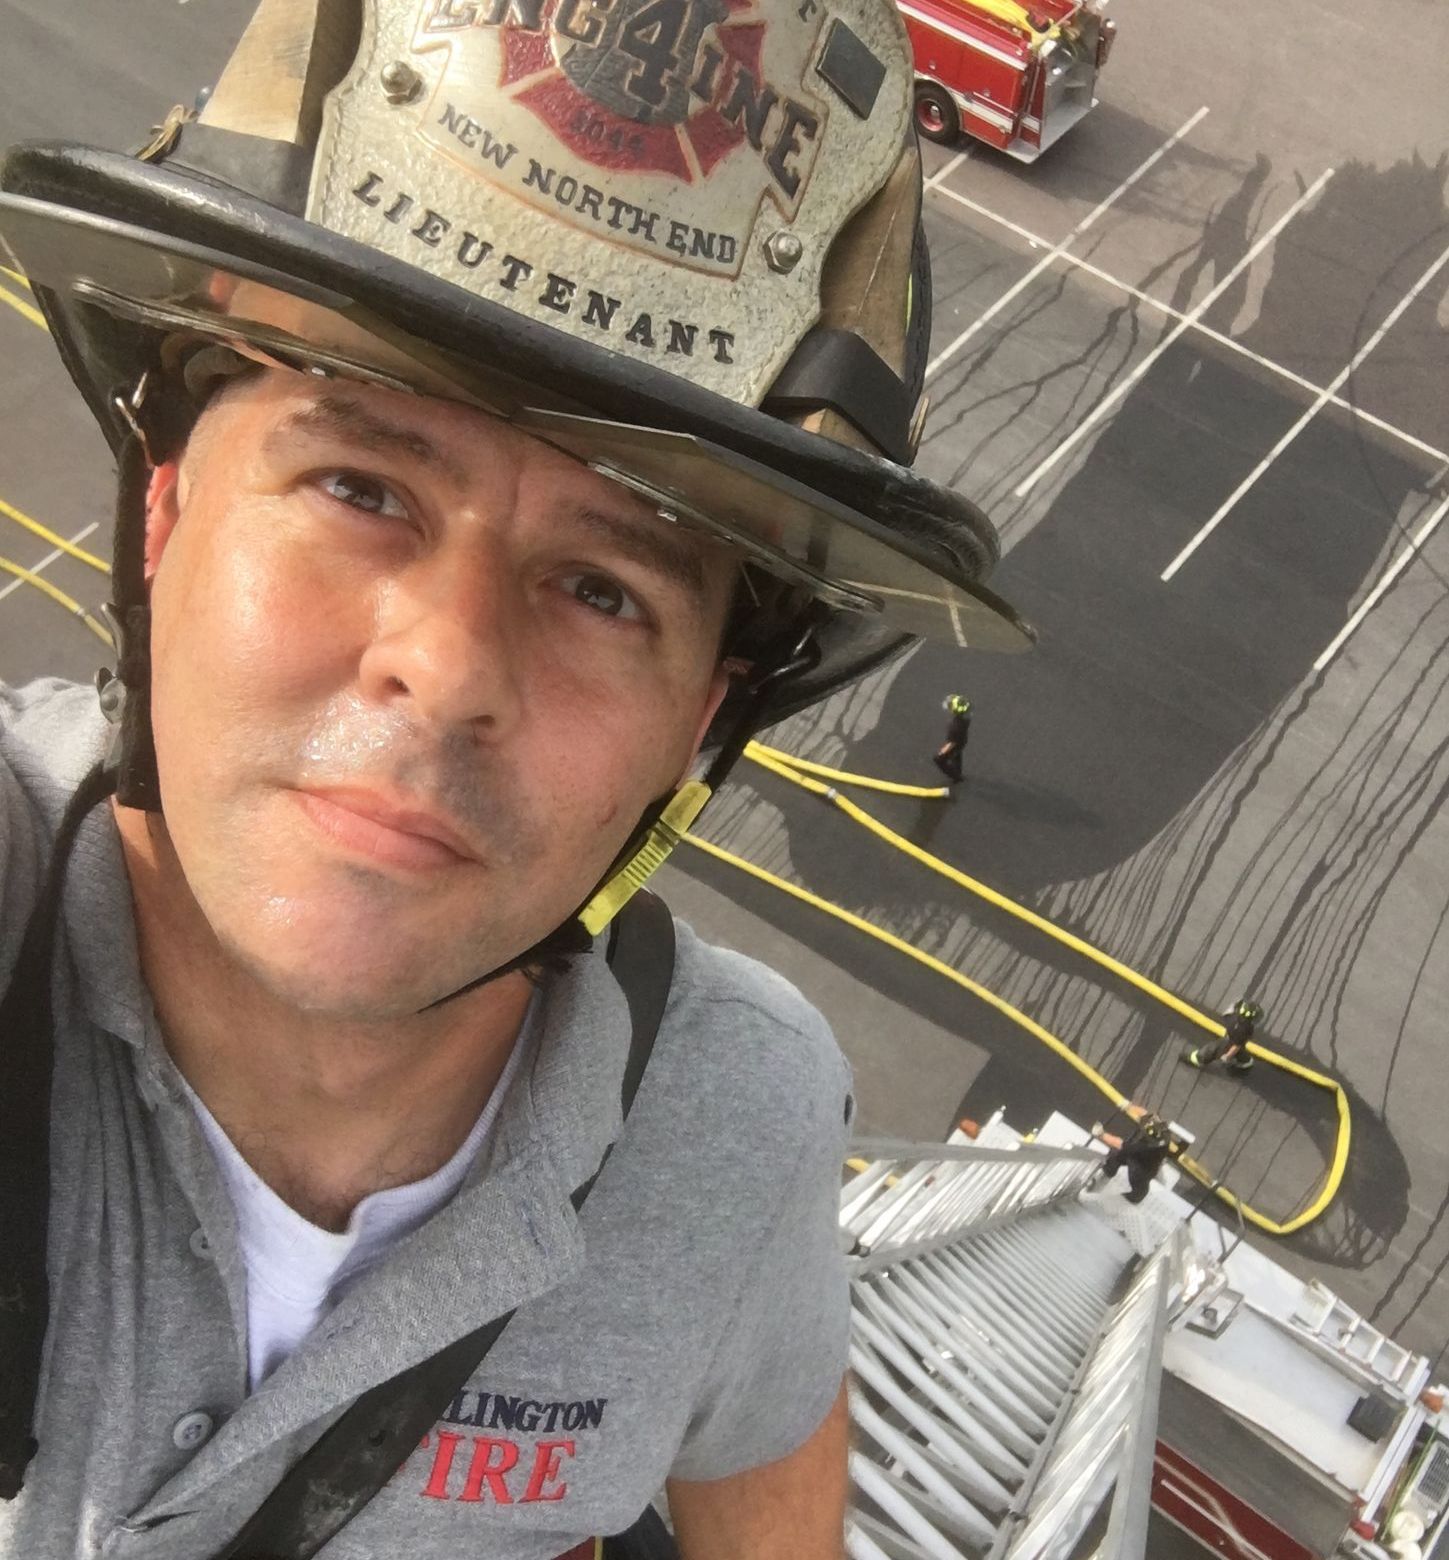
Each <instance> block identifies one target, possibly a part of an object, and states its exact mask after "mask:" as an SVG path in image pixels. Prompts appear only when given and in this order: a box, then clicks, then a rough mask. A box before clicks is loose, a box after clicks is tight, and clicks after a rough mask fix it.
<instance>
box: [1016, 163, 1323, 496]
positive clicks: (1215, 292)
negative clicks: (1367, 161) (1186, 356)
mask: <svg viewBox="0 0 1449 1560" xmlns="http://www.w3.org/2000/svg"><path fill="white" fill-rule="evenodd" d="M1332 177H1333V169H1332V168H1329V169H1327V170H1326V171H1325V172H1324V173H1322V174H1320V175H1319V176H1318V178H1316V179H1315V180H1314V181H1313V183H1312V184H1310V185H1309V187H1308V188H1307V189H1306V190H1305V191H1304V192H1303V194H1302V195H1300V196H1299V197H1298V199H1297V200H1295V201H1294V202H1293V204H1292V205H1291V206H1289V208H1288V209H1287V211H1285V212H1284V213H1283V214H1282V216H1280V217H1279V218H1278V220H1277V221H1276V222H1274V224H1273V225H1272V227H1270V228H1269V229H1268V231H1267V232H1266V233H1264V234H1263V235H1262V236H1261V237H1260V238H1259V239H1258V241H1257V242H1256V243H1255V244H1254V245H1253V246H1252V248H1251V249H1249V250H1248V252H1247V254H1245V255H1244V256H1243V257H1242V259H1241V260H1239V261H1238V262H1237V264H1236V265H1234V266H1233V267H1232V269H1231V270H1230V271H1229V272H1228V273H1227V275H1226V276H1224V277H1223V278H1222V280H1221V281H1219V282H1218V283H1217V285H1216V286H1215V287H1213V289H1212V290H1211V291H1210V292H1209V293H1208V294H1207V296H1206V297H1205V298H1204V299H1203V300H1202V302H1201V303H1199V304H1198V305H1197V306H1196V308H1194V309H1193V311H1192V312H1191V313H1190V314H1188V315H1187V316H1186V317H1185V318H1183V319H1181V320H1179V321H1178V323H1177V324H1176V325H1174V326H1173V327H1172V329H1171V330H1170V331H1168V333H1167V334H1166V335H1165V336H1164V337H1163V338H1162V340H1161V341H1159V342H1158V343H1157V345H1156V346H1155V347H1153V349H1152V350H1151V351H1150V352H1149V353H1148V354H1147V355H1146V356H1145V357H1144V358H1143V359H1142V361H1141V362H1140V363H1138V364H1137V365H1136V366H1135V367H1134V368H1133V370H1132V372H1131V373H1130V374H1128V375H1127V376H1126V377H1125V378H1124V379H1122V380H1120V381H1119V382H1118V383H1117V384H1116V385H1114V386H1113V387H1112V389H1111V390H1110V391H1109V392H1108V393H1107V394H1106V395H1105V396H1103V398H1102V399H1101V400H1100V401H1098V402H1097V404H1096V405H1095V406H1094V407H1093V408H1092V410H1091V411H1090V412H1089V413H1088V414H1087V415H1086V416H1085V417H1084V418H1083V419H1082V420H1081V422H1079V423H1078V424H1077V426H1076V427H1075V428H1073V429H1072V431H1071V432H1070V433H1069V434H1068V435H1067V436H1066V438H1065V439H1063V440H1062V442H1061V443H1060V444H1059V445H1057V447H1056V448H1055V449H1054V450H1053V451H1052V452H1051V454H1050V455H1048V456H1047V457H1046V459H1045V460H1043V461H1042V462H1041V463H1040V464H1039V465H1038V466H1037V467H1036V469H1035V470H1034V471H1031V472H1029V473H1028V474H1027V476H1026V477H1024V478H1023V479H1022V480H1021V481H1020V482H1018V483H1017V485H1016V487H1015V488H1013V489H1012V492H1013V493H1014V494H1015V496H1016V497H1017V498H1024V497H1025V496H1026V495H1027V494H1028V493H1029V492H1031V490H1032V488H1034V487H1035V486H1036V484H1037V483H1038V482H1040V481H1041V479H1042V478H1043V477H1044V476H1045V475H1046V474H1047V472H1049V471H1050V470H1051V469H1052V467H1053V466H1055V465H1056V464H1057V462H1058V461H1060V460H1061V459H1062V458H1063V457H1064V456H1066V455H1067V454H1068V453H1070V451H1072V450H1074V449H1075V448H1076V447H1077V445H1078V444H1080V443H1081V442H1082V440H1083V439H1085V438H1086V436H1087V435H1088V434H1089V433H1090V432H1091V431H1092V429H1093V428H1095V427H1096V426H1097V424H1098V423H1099V422H1101V420H1102V419H1103V418H1104V417H1105V416H1106V415H1107V413H1108V412H1110V411H1111V410H1112V408H1113V407H1114V406H1116V404H1117V403H1118V402H1119V401H1120V400H1121V399H1122V397H1123V396H1125V395H1126V394H1127V392H1128V391H1129V390H1130V389H1131V388H1132V386H1133V385H1135V384H1136V383H1137V381H1138V380H1139V379H1141V378H1142V376H1143V375H1144V374H1145V373H1147V371H1148V370H1149V369H1150V368H1151V367H1152V365H1153V364H1154V363H1155V362H1156V361H1157V360H1158V358H1160V357H1161V356H1162V354H1163V353H1164V352H1166V351H1167V349H1168V348H1169V347H1170V346H1172V344H1173V343H1174V342H1175V341H1176V340H1177V339H1178V338H1179V337H1180V336H1181V335H1182V334H1183V333H1184V332H1185V331H1187V330H1189V329H1191V327H1192V326H1193V325H1195V324H1196V323H1197V322H1198V320H1200V319H1201V318H1202V316H1203V315H1204V314H1206V313H1207V311H1208V310H1209V309H1210V308H1211V307H1212V306H1213V304H1215V303H1216V302H1217V301H1218V299H1219V298H1221V297H1222V295H1223V294H1224V293H1225V292H1226V291H1227V290H1228V288H1229V287H1231V286H1232V285H1233V283H1234V282H1235V281H1237V279H1238V277H1239V276H1240V275H1241V274H1242V273H1243V272H1244V271H1245V270H1247V268H1248V267H1249V266H1250V265H1251V264H1252V263H1253V261H1255V260H1256V259H1257V258H1258V256H1259V255H1260V254H1262V252H1263V251H1264V250H1265V249H1266V248H1267V247H1268V245H1269V244H1271V243H1272V242H1273V240H1274V239H1275V238H1277V236H1278V235H1279V234H1280V233H1281V232H1282V231H1283V229H1284V228H1285V227H1287V226H1288V224H1289V223H1290V222H1291V221H1292V220H1293V218H1294V217H1296V216H1297V215H1298V213H1299V212H1300V211H1302V210H1303V208H1304V207H1305V206H1307V205H1309V204H1310V203H1311V202H1312V201H1314V200H1316V199H1317V198H1318V194H1319V192H1320V191H1321V190H1322V189H1323V186H1324V185H1325V184H1327V183H1328V181H1329V180H1330V179H1331V178H1332Z"/></svg>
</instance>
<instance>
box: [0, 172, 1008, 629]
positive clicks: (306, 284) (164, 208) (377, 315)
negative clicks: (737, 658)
mask: <svg viewBox="0 0 1449 1560" xmlns="http://www.w3.org/2000/svg"><path fill="white" fill-rule="evenodd" d="M0 240H3V241H4V243H5V245H6V247H7V248H8V249H9V251H10V253H11V255H12V256H13V258H14V260H15V262H16V263H17V265H18V266H19V267H20V269H22V270H23V271H24V272H25V273H26V274H27V275H28V276H29V277H30V278H31V280H32V281H33V282H34V283H35V285H36V287H37V289H38V292H39V295H40V296H41V298H42V299H43V301H44V303H45V304H46V307H47V313H48V315H49V317H50V320H51V324H52V327H53V329H54V330H55V333H56V336H57V339H58V344H59V345H60V348H61V353H62V356H63V358H64V360H65V362H66V366H67V368H68V369H69V370H70V372H71V374H72V377H74V378H75V379H76V381H77V383H78V385H79V386H80V388H81V389H82V391H83V393H84V394H85V395H86V397H87V400H88V401H89V402H90V404H91V406H92V409H93V410H94V411H95V412H96V414H97V416H98V417H99V418H100V419H101V421H102V424H103V426H104V427H106V429H107V431H108V434H109V435H110V436H111V437H112V439H113V441H119V439H120V438H121V437H123V436H124V433H125V431H126V423H125V413H124V410H123V409H122V408H121V407H120V406H118V405H117V397H118V395H123V394H124V393H126V392H128V391H129V390H130V389H131V388H132V387H133V386H134V384H135V382H136V380H137V379H138V378H139V377H140V374H141V373H142V372H143V371H144V370H145V369H146V368H147V367H155V366H159V365H160V363H161V360H162V350H163V347H164V346H165V344H166V343H167V342H169V341H170V342H174V340H175V339H176V338H177V337H178V335H182V334H186V333H188V332H189V333H194V334H196V335H198V336H207V335H211V336H213V337H216V338H220V339H229V338H230V339H235V340H238V341H241V342H244V343H249V344H251V345H252V346H253V347H254V348H256V349H259V350H260V351H262V352H263V353H264V354H270V355H271V356H272V357H273V358H275V359H276V360H277V361H279V362H282V363H285V364H287V365H288V366H306V367H309V368H311V369H313V370H314V371H320V372H326V373H332V374H337V375H339V376H343V377H347V376H353V377H358V378H364V379H371V380H373V381H375V382H379V383H383V384H390V385H394V386H395V387H398V388H406V389H410V390H415V391H420V392H422V393H424V394H431V395H439V396H444V397H451V398H456V399H460V400H464V401H467V402H469V403H471V404H474V405H477V406H480V407H482V408H483V409H484V410H487V411H489V412H491V413H493V414H495V415H498V416H501V417H506V418H508V419H509V420H510V421H511V422H513V423H516V424H517V425H518V426H520V427H521V428H523V429H524V430H525V431H528V432H530V433H532V434H534V435H536V436H538V437H540V438H542V439H545V440H546V441H547V442H549V443H551V444H553V445H555V446H557V447H558V448H560V449H563V450H565V451H567V452H568V453H570V454H572V455H574V456H576V457H577V458H579V459H580V460H583V461H585V462H586V463H588V464H591V465H593V466H595V468H596V469H599V470H601V471H603V472H604V473H605V474H606V475H609V476H611V477H613V478H615V479H616V480H619V481H622V482H624V483H626V484H627V485H629V486H631V487H633V488H634V489H635V490H636V491H639V492H641V493H644V494H645V495H646V496H647V497H649V499H650V500H651V501H652V502H654V503H655V504H656V506H657V507H658V508H660V509H661V510H662V511H664V512H666V513H669V514H671V516H672V517H673V518H675V519H676V520H678V521H679V522H680V523H682V524H685V525H694V526H699V527H701V528H703V529H705V530H708V531H710V532H711V533H712V534H714V535H716V536H719V537H723V538H727V539H729V540H730V541H732V542H733V543H734V544H735V545H737V547H738V548H739V550H740V551H741V553H742V555H743V556H745V557H747V558H750V559H751V560H752V561H754V562H755V563H757V564H759V565H760V566H762V567H765V568H767V569H770V570H771V571H772V572H775V573H777V574H780V575H782V576H783V577H785V578H787V579H790V580H791V582H792V583H795V584H797V585H803V586H804V587H805V588H807V589H809V590H810V591H811V593H812V594H815V595H818V596H820V597H821V598H822V599H823V600H825V601H826V602H827V603H828V604H829V605H830V606H831V607H833V608H835V609H837V610H838V611H840V612H842V613H845V614H848V615H849V616H850V617H852V618H859V619H860V620H861V627H862V628H863V629H864V628H866V627H869V628H871V629H872V630H874V632H872V633H871V634H869V635H868V636H867V637H869V638H871V639H873V640H874V641H875V642H876V644H877V645H879V644H880V643H881V640H882V638H884V637H889V638H895V637H897V636H900V635H912V636H921V637H928V638H932V639H937V640H944V641H946V642H948V643H954V644H956V645H959V646H970V647H972V648H981V649H994V650H1019V649H1024V648H1026V647H1027V646H1028V645H1029V644H1030V643H1031V639H1032V635H1031V631H1030V629H1029V628H1027V626H1026V625H1025V624H1024V623H1023V622H1022V621H1021V619H1020V618H1019V617H1018V616H1017V615H1016V613H1015V612H1014V611H1012V609H1011V608H1010V607H1009V606H1007V605H1006V604H1005V603H1004V602H1002V601H1001V600H1000V598H999V597H997V596H995V595H994V594H993V593H992V592H991V591H989V590H987V589H986V588H985V587H984V586H983V585H982V584H981V583H980V579H981V576H982V575H984V574H985V573H986V572H987V571H988V570H989V569H990V567H991V565H992V564H993V563H994V562H995V558H996V543H995V533H994V530H993V528H992V527H991V525H990V522H989V521H988V520H987V519H986V517H985V516H984V515H983V514H982V513H981V512H980V511H979V510H978V509H977V508H976V507H975V506H974V505H973V504H971V503H970V502H969V501H968V500H966V499H964V498H963V497H962V496H961V495H959V494H956V493H954V492H951V491H950V490H948V489H945V488H941V487H939V486H937V485H936V484H933V483H931V482H929V481H927V480H926V479H925V478H923V477H921V476H918V475H917V474H916V473H914V472H912V471H910V470H909V469H907V468H905V467H902V466H899V465H897V464H895V463H894V462H891V461H888V460H884V459H881V458H879V457H876V456H872V455H870V454H867V453H865V452H863V451H860V450H856V449H852V448H849V447H847V446H845V445H842V444H838V443H836V442H834V441H832V440H829V439H827V438H824V437H822V436H820V435H818V434H812V433H808V432H805V431H804V430H802V429H800V428H797V427H795V426H793V425H791V424H789V423H786V422H784V421H781V420H780V419H778V418H775V417H772V416H770V415H767V414H766V413H764V412H761V411H758V410H756V409H755V408H752V407H748V406H742V405H740V404H738V403H736V402H733V401H730V400H728V399H726V398H724V397H722V396H719V395H717V394H715V393H713V392H711V391H709V390H705V389H703V388H701V387H699V386H695V385H690V384H688V383H685V382H683V381H681V380H680V379H679V378H678V377H677V376H675V375H672V374H666V373H663V372H662V371H660V370H658V369H655V368H652V367H651V366H650V365H648V364H644V363H639V362H636V361H634V360H631V359H628V358H625V357H623V356H621V355H619V354H615V353H611V352H608V351H607V350H605V349H602V348H599V347H596V346H593V345H592V344H590V343H588V342H586V341H579V340H576V339H574V338H571V337H569V336H566V335H564V334H563V333H561V332H558V331H554V330H550V329H549V328H548V327H547V326H543V325H539V324H537V323H535V322H533V321H530V320H528V319H526V318H523V317H521V316H519V315H518V314H516V313H513V312H511V311H509V310H507V309H505V308H503V307H501V306H499V305H496V304H491V303H490V302H489V301H488V300H486V299H480V298H477V297H475V296H473V295H471V294H468V293H465V292H463V291H462V290H461V289H460V288H458V287H456V286H454V285H453V284H452V283H449V282H446V281H443V280H440V279H438V278H436V277H432V276H430V275H428V274H427V273H426V272H423V271H421V270H419V269H418V268H417V267H414V266H411V265H407V264H405V263H403V262H401V261H398V260H394V259H391V258H390V257H388V256H385V255H382V254H380V253H378V252H377V251H375V250H373V249H371V248H368V247H366V246H364V245H361V244H358V243H356V242H354V241H352V240H350V239H346V238H343V237H340V236H338V235H335V234H332V233H330V232H327V231H326V230H324V229H322V228H320V227H318V226H316V225H315V224H312V223H308V222H305V221H303V220H302V219H300V218H297V217H293V216H291V215H289V214H288V213H286V212H283V211H280V210H278V209H277V208H276V207H274V206H271V205H268V204H266V203H264V202H261V201H257V200H254V199H252V198H251V197H248V196H246V195H243V194H241V193H239V192H237V191H235V190H232V189H229V188H226V187H224V186H221V185H217V184H213V183H211V182H209V181H205V180H202V179H200V178H194V177H188V176H186V175H183V174H179V173H176V172H173V171H171V170H170V169H168V168H161V167H153V166H150V165H148V164H145V163H142V162H138V161H136V160H135V159H132V158H126V157H121V156H118V155H116V154H113V153H108V152H103V151H98V150H95V149H93V148H87V147H79V146H73V145H64V144H52V145H45V144H37V145H30V146H26V147H22V148H18V149H16V150H15V151H13V152H12V153H11V154H10V155H9V156H8V158H7V159H6V161H5V163H4V166H3V170H0ZM882 631H884V632H883V633H882Z"/></svg>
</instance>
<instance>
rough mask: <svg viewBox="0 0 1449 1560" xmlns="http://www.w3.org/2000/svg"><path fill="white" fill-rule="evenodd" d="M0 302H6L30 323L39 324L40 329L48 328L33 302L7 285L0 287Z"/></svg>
mask: <svg viewBox="0 0 1449 1560" xmlns="http://www.w3.org/2000/svg"><path fill="white" fill-rule="evenodd" d="M0 303H8V304H9V305H10V307H11V308H12V309H14V310H15V312H16V313H17V314H23V315H24V316H25V318H26V319H28V320H29V321H30V323H31V324H32V325H39V326H40V328H41V330H49V329H50V327H49V326H48V325H47V324H46V323H45V316H44V315H43V314H42V313H41V312H40V310H39V309H37V308H36V307H35V305H34V304H33V303H30V302H28V301H27V300H26V299H24V298H22V297H21V296H20V294H19V293H13V292H11V291H10V289H9V288H8V287H0Z"/></svg>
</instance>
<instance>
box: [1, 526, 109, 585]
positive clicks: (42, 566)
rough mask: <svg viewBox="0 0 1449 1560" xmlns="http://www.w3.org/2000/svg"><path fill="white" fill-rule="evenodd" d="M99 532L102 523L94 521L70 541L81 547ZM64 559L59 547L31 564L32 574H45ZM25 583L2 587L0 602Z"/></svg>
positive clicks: (18, 582) (19, 580) (20, 582)
mask: <svg viewBox="0 0 1449 1560" xmlns="http://www.w3.org/2000/svg"><path fill="white" fill-rule="evenodd" d="M98 530H100V522H99V521H95V520H93V521H92V522H91V523H90V524H89V525H88V526H87V527H86V528H85V530H83V531H77V532H76V533H75V535H74V536H73V537H71V539H70V542H71V546H73V547H79V546H80V544H81V543H82V542H83V541H85V539H86V537H88V536H89V535H90V534H91V533H92V532H93V531H98ZM64 557H65V554H64V553H63V552H62V551H61V550H60V548H59V547H57V548H55V549H54V550H52V551H51V552H48V553H46V555H45V556H44V557H43V558H42V559H41V560H40V562H39V563H32V564H30V565H29V569H30V572H31V573H32V574H44V573H45V571H46V570H47V569H48V568H49V567H50V566H51V564H53V563H54V562H55V560H56V559H57V558H64ZM24 583H25V581H24V580H21V579H14V580H11V581H10V583H9V584H8V585H4V586H0V601H4V599H5V598H6V597H7V596H8V595H9V594H10V592H11V591H13V590H19V589H20V587H21V586H22V585H23V584H24Z"/></svg>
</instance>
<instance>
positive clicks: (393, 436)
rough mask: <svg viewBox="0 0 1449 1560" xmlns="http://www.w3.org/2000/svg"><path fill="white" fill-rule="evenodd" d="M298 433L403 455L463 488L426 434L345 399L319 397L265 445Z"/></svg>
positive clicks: (452, 466) (285, 421)
mask: <svg viewBox="0 0 1449 1560" xmlns="http://www.w3.org/2000/svg"><path fill="white" fill-rule="evenodd" d="M298 433H301V434H317V435H320V436H322V437H324V438H335V439H342V440H345V441H346V442H347V443H348V444H351V445H354V446H356V447H357V448H358V449H363V450H367V451H369V452H370V453H372V454H377V455H389V454H390V455H403V456H406V457H407V458H408V459H409V460H414V461H417V462H418V463H419V464H420V465H424V466H431V467H433V468H434V469H435V470H438V471H441V472H442V473H443V475H444V476H445V477H447V478H448V480H449V481H450V482H452V483H453V484H454V485H455V486H456V487H463V486H465V485H466V480H467V479H466V477H465V476H464V474H463V472H462V470H461V469H460V468H459V467H458V466H457V465H456V464H455V463H454V462H453V461H451V460H450V459H449V458H448V457H447V456H446V455H444V454H443V452H442V451H441V450H440V449H439V448H438V446H437V445H436V444H434V443H433V441H432V440H431V439H430V438H428V437H427V436H426V435H425V434H421V433H417V432H415V431H414V430H413V429H411V428H405V427H403V426H401V425H400V424H398V423H395V422H392V421H390V420H389V419H388V418H387V417H384V416H380V415H379V414H378V413H376V412H373V411H370V410H369V409H368V408H367V407H365V406H363V405H362V403H361V402H360V401H354V400H352V399H351V398H350V397H348V396H345V395H323V396H319V397H318V398H317V399H316V400H315V401H313V402H312V403H311V404H310V405H308V406H304V407H301V408H299V409H298V410H297V411H295V412H292V413H290V414H289V415H288V416H286V417H284V418H283V419H282V421H281V422H279V423H278V424H277V426H276V427H275V428H273V429H272V431H271V433H269V434H268V435H267V439H266V442H267V444H268V446H271V447H275V446H277V445H278V444H281V443H283V442H284V441H285V440H286V439H288V438H289V437H291V436H292V435H294V434H298Z"/></svg>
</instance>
